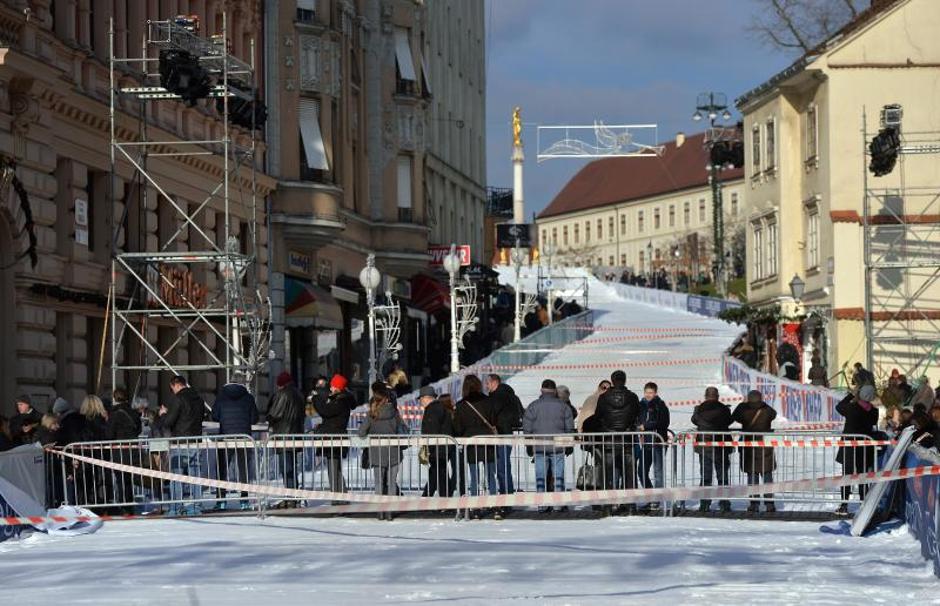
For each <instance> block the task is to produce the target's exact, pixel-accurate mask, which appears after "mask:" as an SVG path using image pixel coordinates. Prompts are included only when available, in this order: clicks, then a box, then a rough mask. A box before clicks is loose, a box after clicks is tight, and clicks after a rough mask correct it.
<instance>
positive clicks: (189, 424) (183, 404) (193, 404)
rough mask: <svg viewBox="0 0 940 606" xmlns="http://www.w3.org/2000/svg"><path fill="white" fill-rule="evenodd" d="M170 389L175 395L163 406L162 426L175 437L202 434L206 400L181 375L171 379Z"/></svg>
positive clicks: (161, 412) (161, 411)
mask: <svg viewBox="0 0 940 606" xmlns="http://www.w3.org/2000/svg"><path fill="white" fill-rule="evenodd" d="M170 391H172V392H173V395H174V396H175V397H174V398H173V399H171V400H170V402H169V403H167V404H166V405H164V406H162V407H161V410H160V415H161V416H162V417H163V419H162V420H161V424H162V426H163V427H164V428H165V429H167V430H169V431H170V435H171V436H173V437H174V438H179V437H189V436H201V435H202V420H203V419H204V418H205V416H206V402H205V400H203V399H202V396H200V395H199V392H198V391H196V389H195V388H194V387H190V386H189V385H188V384H187V383H186V379H185V378H183V377H181V376H175V377H173V378H172V379H170ZM219 433H224V432H221V431H220V432H219Z"/></svg>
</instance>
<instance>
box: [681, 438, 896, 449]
mask: <svg viewBox="0 0 940 606" xmlns="http://www.w3.org/2000/svg"><path fill="white" fill-rule="evenodd" d="M684 443H688V444H691V445H692V446H694V447H696V448H833V447H839V448H843V447H845V448H856V447H858V448H861V447H864V446H896V445H897V443H898V442H897V440H852V439H849V440H842V439H839V438H800V439H795V440H794V439H788V438H770V439H765V440H716V441H709V442H696V441H694V440H688V441H685V442H684Z"/></svg>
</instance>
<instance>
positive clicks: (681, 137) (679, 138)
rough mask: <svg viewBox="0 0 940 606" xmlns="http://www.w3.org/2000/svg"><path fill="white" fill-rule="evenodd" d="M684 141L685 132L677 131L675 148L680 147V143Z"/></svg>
mask: <svg viewBox="0 0 940 606" xmlns="http://www.w3.org/2000/svg"><path fill="white" fill-rule="evenodd" d="M683 143H685V133H683V132H678V133H676V149H679V148H680V147H682V144H683Z"/></svg>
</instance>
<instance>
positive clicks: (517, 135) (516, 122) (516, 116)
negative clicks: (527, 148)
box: [512, 105, 522, 147]
mask: <svg viewBox="0 0 940 606" xmlns="http://www.w3.org/2000/svg"><path fill="white" fill-rule="evenodd" d="M512 146H513V147H522V110H521V109H519V106H518V105H517V106H516V107H514V108H513V110H512Z"/></svg>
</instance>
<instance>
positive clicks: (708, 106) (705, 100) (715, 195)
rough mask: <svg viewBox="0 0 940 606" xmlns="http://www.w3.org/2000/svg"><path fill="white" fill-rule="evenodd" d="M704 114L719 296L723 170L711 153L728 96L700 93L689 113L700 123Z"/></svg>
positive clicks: (728, 117) (722, 267) (722, 262)
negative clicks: (718, 119) (708, 126)
mask: <svg viewBox="0 0 940 606" xmlns="http://www.w3.org/2000/svg"><path fill="white" fill-rule="evenodd" d="M703 114H705V115H707V116H708V120H709V125H710V131H709V133H708V135H707V136H706V137H705V147H706V148H707V149H708V152H709V153H708V157H709V161H708V165H707V166H706V167H705V168H706V170H707V171H708V173H709V177H708V181H709V184H710V185H711V189H712V223H713V225H712V235H713V239H714V240H715V242H714V248H715V262H714V263H715V283H716V286H717V287H718V292H719V293H720V294H722V295H723V294H725V283H724V274H725V254H724V244H725V243H724V230H725V226H724V212H723V210H722V202H721V181H720V179H719V176H720V173H721V169H722V168H724V166H723V162H717V161H715V160H716V159H715V158H714V157H713V156H714V154H713V153H712V151H713V148H714V147H715V145H716V144H717V143H719V142H721V141H720V139H721V137H719V136H716V134H715V133H716V128H717V129H720V128H722V127H723V125H721V124H717V123H716V120H717V118H718V116H719V115H720V116H721V119H722V120H724V121H726V122H727V121H728V120H731V112H729V111H728V97H727V96H726V95H725V94H724V93H716V92H708V93H700V94H699V95H698V98H697V99H696V102H695V113H694V114H692V120H694V121H696V122H699V121H700V120H702V117H703Z"/></svg>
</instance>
